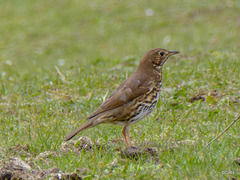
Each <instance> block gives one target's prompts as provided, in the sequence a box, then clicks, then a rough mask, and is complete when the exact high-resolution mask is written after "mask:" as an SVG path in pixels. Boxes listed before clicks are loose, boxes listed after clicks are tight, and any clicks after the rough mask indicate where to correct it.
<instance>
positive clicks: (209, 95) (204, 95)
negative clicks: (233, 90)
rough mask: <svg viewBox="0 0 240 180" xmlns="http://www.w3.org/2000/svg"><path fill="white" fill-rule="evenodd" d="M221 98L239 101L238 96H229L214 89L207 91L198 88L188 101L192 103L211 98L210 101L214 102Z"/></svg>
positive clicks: (237, 102)
mask: <svg viewBox="0 0 240 180" xmlns="http://www.w3.org/2000/svg"><path fill="white" fill-rule="evenodd" d="M223 98H228V101H230V102H232V103H234V104H239V103H240V96H231V95H226V94H223V93H221V92H218V91H217V90H216V89H215V90H214V91H211V92H208V91H203V90H201V89H200V90H199V92H198V93H197V94H196V95H194V96H193V97H191V98H190V99H189V102H191V103H193V102H195V101H198V100H202V101H207V99H211V101H215V102H216V103H217V102H218V101H220V100H221V99H223Z"/></svg>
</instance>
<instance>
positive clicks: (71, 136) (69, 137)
mask: <svg viewBox="0 0 240 180" xmlns="http://www.w3.org/2000/svg"><path fill="white" fill-rule="evenodd" d="M92 126H93V123H92V121H88V122H86V123H85V124H83V125H82V126H80V127H79V128H77V129H76V130H75V131H73V132H72V133H71V134H69V135H68V136H67V137H66V138H65V139H64V141H68V140H70V139H72V138H73V137H74V136H75V135H76V134H77V133H79V132H80V131H82V130H84V129H86V128H89V127H92Z"/></svg>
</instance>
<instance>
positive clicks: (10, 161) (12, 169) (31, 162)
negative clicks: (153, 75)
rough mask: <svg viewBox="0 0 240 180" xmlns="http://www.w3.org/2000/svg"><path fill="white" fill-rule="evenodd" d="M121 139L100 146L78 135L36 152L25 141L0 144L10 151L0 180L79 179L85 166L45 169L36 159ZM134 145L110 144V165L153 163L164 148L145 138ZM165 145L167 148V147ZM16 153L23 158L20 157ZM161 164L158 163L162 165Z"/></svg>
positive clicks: (0, 166) (5, 151) (47, 159)
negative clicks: (115, 154) (113, 155)
mask: <svg viewBox="0 0 240 180" xmlns="http://www.w3.org/2000/svg"><path fill="white" fill-rule="evenodd" d="M120 141H121V140H119V139H117V140H111V139H110V140H109V141H108V142H104V143H103V144H104V146H102V145H101V143H99V141H97V142H93V141H92V140H91V139H90V138H88V137H81V138H79V139H78V140H76V141H75V140H71V141H67V142H63V143H62V144H61V146H60V148H59V150H58V152H55V151H45V152H42V153H40V154H34V153H32V152H31V150H30V147H29V145H28V144H25V145H19V144H18V145H16V146H13V147H11V148H6V149H3V148H0V152H3V153H2V154H9V153H10V154H11V155H12V156H13V157H3V159H2V160H0V180H5V179H6V180H13V179H52V180H57V179H61V180H64V179H82V177H81V176H80V175H84V174H86V173H87V172H91V171H90V170H88V169H86V168H79V169H77V170H75V172H63V171H61V170H60V169H59V168H58V167H52V168H49V169H39V167H38V163H39V162H40V161H41V162H44V163H45V164H46V165H48V167H49V164H51V163H52V162H51V161H52V159H53V158H52V157H57V156H64V155H66V154H67V153H69V152H74V153H76V155H78V154H79V153H81V151H82V150H83V149H84V150H86V151H88V150H91V149H92V148H95V150H99V149H102V150H106V149H109V148H111V147H116V146H118V147H119V144H121V143H119V142H120ZM185 143H186V144H194V142H189V141H179V142H177V143H175V144H174V145H173V144H172V143H170V144H169V147H172V148H177V147H178V146H179V145H181V144H185ZM134 144H135V147H129V148H125V149H123V150H122V149H120V148H117V149H116V148H113V151H118V152H120V158H115V159H114V160H113V162H112V166H115V165H117V164H118V162H119V161H121V158H122V160H125V159H126V158H129V159H132V160H135V161H137V160H139V159H142V160H143V159H145V161H146V162H148V161H153V162H154V163H155V164H162V163H161V162H160V161H159V157H158V155H159V153H161V152H162V151H164V150H166V149H165V148H164V149H161V147H160V145H159V144H156V143H153V142H150V141H145V142H144V144H143V145H142V147H140V146H139V145H136V144H137V143H136V142H135V143H134ZM167 149H168V148H167ZM20 157H22V158H24V160H22V159H21V158H20ZM163 166H164V165H163V164H162V167H163Z"/></svg>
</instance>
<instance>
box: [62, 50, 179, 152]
mask: <svg viewBox="0 0 240 180" xmlns="http://www.w3.org/2000/svg"><path fill="white" fill-rule="evenodd" d="M178 53H179V51H168V50H166V49H162V48H155V49H151V50H149V51H147V52H146V53H145V54H144V56H143V57H142V59H141V61H140V63H139V65H138V67H137V70H136V71H135V72H134V73H133V74H132V75H131V76H130V77H129V78H127V79H126V80H125V81H124V82H123V83H122V84H121V85H120V86H119V87H118V88H117V89H116V90H115V91H113V92H112V94H111V95H110V96H109V97H108V98H107V99H106V100H105V101H104V102H103V103H102V104H101V105H100V106H99V107H98V108H97V110H96V111H95V112H93V114H92V115H90V116H89V117H87V122H86V123H84V124H83V125H81V126H80V127H79V128H77V129H76V130H75V131H73V132H72V133H71V134H69V135H68V136H67V137H66V138H65V139H64V140H65V141H68V140H70V139H72V138H73V137H74V136H75V135H77V134H78V133H79V132H81V131H82V130H85V129H87V128H91V127H94V126H96V125H99V124H105V123H106V124H114V125H121V126H123V129H122V134H123V137H124V141H125V143H126V145H127V147H130V146H132V143H131V139H130V135H129V129H130V126H131V125H132V124H133V123H135V122H138V121H140V120H142V119H143V118H144V117H146V116H147V115H148V114H150V113H151V112H152V110H153V108H154V107H155V106H156V104H157V101H158V99H159V93H160V90H161V87H162V67H163V65H164V63H165V62H166V61H167V59H168V58H169V57H170V56H172V55H175V54H178Z"/></svg>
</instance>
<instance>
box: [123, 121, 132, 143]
mask: <svg viewBox="0 0 240 180" xmlns="http://www.w3.org/2000/svg"><path fill="white" fill-rule="evenodd" d="M129 127H130V126H128V125H125V126H123V130H122V134H123V137H124V140H125V142H126V144H127V147H129V145H130V146H132V143H131V139H130V137H129V132H128V130H129Z"/></svg>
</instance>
